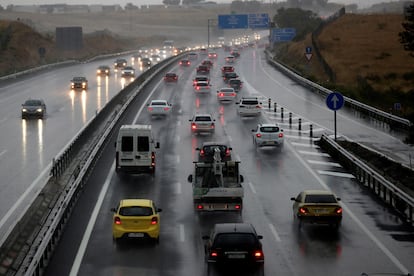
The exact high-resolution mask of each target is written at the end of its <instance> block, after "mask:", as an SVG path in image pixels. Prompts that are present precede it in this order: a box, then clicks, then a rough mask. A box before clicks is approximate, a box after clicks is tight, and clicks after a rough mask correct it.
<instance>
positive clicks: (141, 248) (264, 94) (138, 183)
mask: <svg viewBox="0 0 414 276" xmlns="http://www.w3.org/2000/svg"><path fill="white" fill-rule="evenodd" d="M218 53H219V57H218V59H217V60H216V61H215V65H214V67H213V69H212V72H211V73H210V76H211V83H212V85H213V87H212V92H211V94H210V95H195V93H194V91H193V88H192V85H191V83H192V79H193V77H194V76H195V67H196V65H197V64H198V62H201V60H202V59H203V57H199V59H198V60H197V62H193V63H192V65H191V66H190V67H179V66H178V64H177V65H175V66H174V67H173V68H171V70H172V71H174V72H176V73H177V74H178V75H179V81H178V83H177V84H171V83H170V84H166V83H164V82H163V81H162V76H159V77H158V78H156V79H154V81H153V82H152V83H151V85H150V86H148V87H147V88H146V89H145V91H142V92H141V93H140V94H139V96H138V97H139V99H138V101H137V103H138V104H137V106H136V107H134V108H132V109H130V111H129V112H128V114H126V116H125V118H124V120H123V122H121V123H122V124H131V123H142V124H151V125H152V126H153V128H154V129H155V134H156V137H157V140H158V141H159V142H160V145H161V147H160V149H159V150H158V154H157V170H156V174H155V176H154V177H151V176H149V175H117V174H116V173H115V172H114V156H115V150H114V147H113V145H114V141H115V135H114V136H113V137H111V140H110V141H109V142H108V143H107V144H106V148H105V149H104V151H103V152H102V155H101V158H100V160H99V161H98V163H97V164H96V165H95V170H94V171H93V173H92V174H91V176H90V177H89V181H88V183H87V184H86V185H85V189H84V192H83V194H82V195H81V197H80V198H79V201H78V204H77V206H76V207H75V209H74V211H73V213H72V217H71V219H70V220H69V223H68V225H67V227H66V229H65V234H64V236H63V238H62V240H61V241H60V243H59V244H58V246H57V248H56V251H55V254H54V256H53V257H52V259H51V261H50V263H49V265H48V268H47V271H46V275H91V274H97V275H205V274H206V269H205V264H204V245H203V241H202V239H201V236H202V235H205V234H208V233H209V231H210V229H211V228H212V226H213V225H214V223H218V222H236V221H237V222H240V221H243V222H250V223H252V224H253V225H254V226H255V227H256V230H257V231H258V233H260V234H262V235H263V236H264V239H263V245H264V254H265V275H312V274H313V275H360V274H361V273H362V272H367V273H373V272H393V273H407V272H413V271H414V264H413V262H412V260H413V257H414V256H413V255H414V248H413V245H414V244H413V241H414V238H413V229H412V227H407V226H406V225H404V223H403V222H401V220H400V218H399V217H398V215H397V214H396V213H394V212H393V211H391V210H389V209H388V208H387V207H385V206H384V205H382V204H381V202H380V201H378V200H377V199H376V198H375V197H374V196H372V195H371V194H370V193H369V192H368V191H367V190H365V189H364V188H362V187H361V186H360V185H359V184H358V183H357V182H356V181H355V179H354V177H353V176H352V175H351V174H349V173H348V172H347V171H346V170H345V169H344V168H342V167H341V166H340V165H339V164H338V163H337V162H336V161H335V160H333V159H332V158H331V157H330V156H329V155H328V154H326V153H325V152H323V151H322V150H321V149H320V148H319V147H318V146H317V145H315V143H314V141H315V140H317V138H318V137H319V136H320V135H321V134H322V133H327V134H332V133H333V132H332V129H333V114H332V111H331V110H329V109H328V108H327V107H326V105H325V102H324V99H322V98H320V97H319V96H317V95H315V94H312V93H309V91H306V89H304V88H302V87H301V86H298V85H297V84H295V83H293V82H292V81H291V80H290V79H289V78H286V76H284V75H282V74H280V73H278V72H277V71H275V70H274V69H273V68H272V67H271V66H269V65H268V64H267V63H266V61H265V57H264V54H263V49H261V48H246V49H244V50H243V51H242V54H241V58H240V59H239V60H237V62H236V64H235V65H234V66H235V68H236V71H237V72H238V73H239V75H240V76H241V78H242V79H243V81H244V86H243V88H242V90H241V92H240V95H239V96H243V95H249V96H252V95H254V96H258V97H260V99H261V100H262V102H263V106H264V108H263V114H262V116H260V117H258V118H240V117H239V116H238V114H237V113H236V105H235V104H234V103H230V104H220V103H218V101H217V99H216V95H215V91H216V90H217V89H218V88H220V87H222V86H223V85H224V83H223V81H222V80H221V72H220V67H221V66H222V65H223V64H224V55H225V53H224V52H223V51H222V50H219V51H218ZM100 63H101V62H95V63H89V64H82V65H76V66H75V67H66V68H61V69H57V70H54V71H53V72H47V73H44V74H40V75H38V76H34V77H33V78H28V79H24V80H22V81H20V82H17V83H13V84H11V85H9V86H7V87H1V88H0V103H1V104H2V107H3V106H5V108H4V109H2V111H1V112H2V114H1V115H2V116H3V117H2V118H7V119H3V121H1V124H2V126H3V127H5V128H6V131H2V132H1V135H2V137H1V141H2V143H1V148H0V154H1V153H3V152H4V153H3V154H1V155H0V156H1V159H0V162H2V164H3V163H4V164H5V165H6V166H5V165H2V166H1V171H0V173H1V176H2V177H3V176H4V177H5V178H6V180H7V181H3V179H5V178H2V183H8V184H6V185H5V187H4V189H5V190H4V191H5V192H4V193H3V191H2V193H1V196H2V197H4V198H1V201H0V202H1V205H0V207H1V209H0V210H1V215H2V217H4V214H6V212H7V210H8V209H9V208H10V206H12V205H13V203H14V202H15V201H16V200H17V199H18V198H19V197H20V195H21V193H22V191H24V190H25V189H27V188H28V187H29V186H30V185H32V183H33V180H35V179H36V178H37V177H38V175H41V174H42V172H43V171H44V170H46V169H47V166H46V165H47V164H48V163H49V162H50V160H51V159H52V158H53V157H54V156H56V154H57V153H58V152H59V150H61V149H62V148H63V147H64V146H65V145H66V144H67V143H68V141H70V139H71V138H72V137H73V136H74V135H76V133H77V132H78V131H79V130H80V129H81V128H82V126H83V125H85V124H86V123H87V122H88V120H90V119H91V118H93V116H94V114H95V112H96V111H97V110H99V109H100V108H101V107H102V105H103V104H104V103H105V102H107V101H108V100H109V99H110V98H111V95H113V93H116V91H117V90H116V88H119V89H120V88H121V87H122V84H121V83H120V81H119V79H118V80H117V77H116V76H111V77H110V78H109V80H108V82H106V84H105V85H104V86H102V85H101V86H98V85H97V84H98V81H97V82H96V86H95V82H94V81H92V85H91V88H90V89H89V91H88V92H86V93H84V92H81V93H75V94H74V95H72V96H71V93H70V91H69V89H68V85H69V80H70V79H71V77H72V75H73V72H78V73H80V72H82V73H84V74H85V75H87V76H88V79H90V80H95V79H96V77H95V76H94V71H95V69H96V67H97V66H98V65H99V64H100ZM45 84H47V85H46V86H47V89H45ZM53 87H55V88H53ZM99 87H101V88H99ZM103 87H105V88H104V89H102V88H103ZM10 90H12V91H14V93H11V92H10ZM30 91H37V92H36V96H37V97H39V96H42V97H43V98H44V99H45V101H46V104H47V105H48V117H47V119H46V120H43V121H41V120H40V121H37V120H36V121H33V122H32V121H30V122H28V124H27V126H26V123H25V122H24V121H22V120H21V119H20V118H19V112H18V110H19V108H18V107H16V103H19V102H21V101H22V100H23V98H25V97H29V96H30V95H29V93H30ZM38 91H42V92H43V94H37V93H40V92H38ZM83 95H84V96H83ZM104 95H105V96H104ZM269 98H271V99H272V102H275V101H276V102H277V104H278V112H276V113H275V112H273V110H272V108H271V109H268V108H267V104H266V103H267V100H268V99H269ZM151 99H166V100H168V101H169V102H171V103H172V104H173V112H172V113H171V114H170V116H169V117H168V118H164V119H155V118H151V117H150V116H149V115H148V114H147V113H146V109H145V104H146V103H148V102H149V100H151ZM280 107H284V109H285V113H284V116H283V118H282V117H281V114H280ZM3 112H4V113H3ZM195 112H208V113H212V114H213V115H214V117H215V118H216V125H217V127H216V132H215V134H214V135H213V136H212V137H211V136H209V135H197V136H196V135H192V134H191V133H190V128H189V122H188V119H189V118H190V117H191V115H192V114H193V113H195ZM288 112H292V114H293V115H292V116H293V123H292V124H291V125H290V124H289V122H288ZM299 118H301V119H302V130H299V129H298V119H299ZM259 122H278V123H279V124H280V125H281V126H282V127H283V128H284V133H285V137H286V141H285V146H284V148H283V149H282V150H277V149H256V148H255V147H254V145H253V143H252V137H251V129H252V128H254V126H255V125H256V124H257V123H259ZM311 124H312V126H313V137H312V138H310V137H309V126H310V125H311ZM16 125H17V126H19V127H16ZM338 132H339V134H340V135H345V136H347V137H350V138H352V139H354V140H357V141H361V142H364V143H371V144H372V145H374V146H375V145H390V148H391V145H393V146H394V148H398V147H400V142H399V139H398V137H397V138H394V137H393V136H391V135H390V134H389V133H388V132H387V129H383V127H382V126H378V125H376V124H372V122H370V121H369V120H366V119H364V118H360V117H359V116H356V115H355V114H354V112H353V111H350V110H346V109H343V110H341V111H340V112H338ZM209 140H225V141H229V142H230V144H231V146H232V148H233V156H234V157H235V158H236V159H239V160H240V161H241V168H242V174H243V175H244V179H245V181H244V183H243V185H244V190H245V198H244V210H243V214H242V216H238V215H235V214H223V213H218V214H215V213H212V214H201V215H197V214H196V213H195V212H194V210H193V206H192V191H191V185H190V183H188V182H187V176H188V175H189V174H191V173H192V161H193V160H195V158H196V154H197V151H195V150H194V148H195V147H197V146H199V145H200V144H201V143H202V142H203V141H209ZM3 141H7V142H3ZM401 148H402V146H401ZM46 149H47V150H46ZM16 152H17V153H18V154H16ZM16 166H20V167H19V168H22V170H16V171H14V170H13V168H15V167H16ZM12 171H14V173H10V172H12ZM16 178H17V180H16ZM24 183H26V184H24ZM2 185H3V184H2ZM24 185H26V186H24ZM2 188H3V187H2ZM304 189H330V190H332V191H334V192H335V193H336V194H337V195H338V196H339V197H340V198H341V199H342V204H343V207H344V219H343V223H342V227H341V228H340V229H339V231H338V232H335V231H332V229H330V228H328V227H323V226H322V227H321V226H307V227H304V228H302V229H298V227H297V225H296V224H294V223H293V218H292V202H291V201H290V197H294V196H296V195H297V194H298V193H299V192H300V191H302V190H304ZM6 191H7V193H6ZM13 195H14V197H13ZM130 197H139V198H151V199H153V200H154V201H155V202H156V203H157V205H158V207H160V208H162V209H163V211H162V212H161V236H160V243H159V244H158V245H155V244H152V243H148V242H145V241H128V242H121V243H120V244H118V245H117V244H115V243H114V242H113V240H112V237H111V234H112V233H111V224H112V213H111V211H110V209H111V208H112V207H115V205H116V204H117V203H118V201H119V200H120V199H122V198H130ZM227 275H228V274H227ZM237 275H250V274H248V273H243V272H242V271H241V272H240V271H239V272H238V273H237Z"/></svg>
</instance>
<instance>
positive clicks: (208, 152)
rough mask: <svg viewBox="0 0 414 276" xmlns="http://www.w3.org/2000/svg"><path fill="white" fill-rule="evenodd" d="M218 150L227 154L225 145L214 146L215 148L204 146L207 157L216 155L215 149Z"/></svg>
mask: <svg viewBox="0 0 414 276" xmlns="http://www.w3.org/2000/svg"><path fill="white" fill-rule="evenodd" d="M215 148H218V149H219V150H220V152H226V150H227V146H224V145H214V146H204V147H203V150H204V154H206V155H214V149H215Z"/></svg>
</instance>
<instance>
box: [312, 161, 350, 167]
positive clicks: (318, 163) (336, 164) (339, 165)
mask: <svg viewBox="0 0 414 276" xmlns="http://www.w3.org/2000/svg"><path fill="white" fill-rule="evenodd" d="M307 161H308V163H310V164H315V165H327V166H332V167H338V168H342V166H341V164H339V163H336V162H326V161H319V160H307Z"/></svg>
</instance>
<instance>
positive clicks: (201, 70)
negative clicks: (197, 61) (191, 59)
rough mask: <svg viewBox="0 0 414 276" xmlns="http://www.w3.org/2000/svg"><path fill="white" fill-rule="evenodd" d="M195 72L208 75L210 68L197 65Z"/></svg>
mask: <svg viewBox="0 0 414 276" xmlns="http://www.w3.org/2000/svg"><path fill="white" fill-rule="evenodd" d="M196 71H197V74H210V66H207V65H199V66H198V67H197V69H196Z"/></svg>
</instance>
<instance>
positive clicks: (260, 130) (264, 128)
mask: <svg viewBox="0 0 414 276" xmlns="http://www.w3.org/2000/svg"><path fill="white" fill-rule="evenodd" d="M252 133H253V143H254V144H255V145H256V146H257V147H268V146H269V147H275V146H279V147H281V146H283V142H284V135H283V129H281V128H280V127H279V125H278V124H258V125H257V126H256V128H255V129H252Z"/></svg>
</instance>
